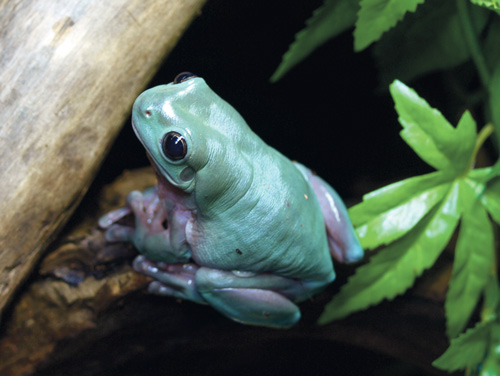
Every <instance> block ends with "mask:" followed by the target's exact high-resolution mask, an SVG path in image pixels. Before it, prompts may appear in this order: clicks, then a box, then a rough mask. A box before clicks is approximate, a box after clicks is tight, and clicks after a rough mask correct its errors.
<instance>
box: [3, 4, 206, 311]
mask: <svg viewBox="0 0 500 376" xmlns="http://www.w3.org/2000/svg"><path fill="white" fill-rule="evenodd" d="M203 3H204V0H165V1H155V0H111V1H100V0H57V1H35V0H21V1H13V0H12V1H7V0H5V1H0V46H1V47H0V82H1V83H2V84H1V86H0V108H1V111H0V160H1V161H2V163H1V164H0V177H1V184H0V314H1V313H2V311H3V309H4V308H5V306H6V305H7V303H8V302H9V301H10V300H11V298H12V296H13V294H14V292H15V290H16V288H17V287H18V286H19V285H20V284H21V283H22V282H23V280H25V279H26V277H27V276H28V275H29V273H30V271H31V270H32V268H33V265H34V264H35V262H36V261H37V260H38V259H39V257H40V254H41V252H42V250H43V249H44V248H45V247H46V246H47V244H48V243H49V241H50V240H51V239H53V237H54V234H55V233H57V231H58V230H59V229H60V228H61V227H62V225H63V224H64V223H65V222H66V221H67V219H68V218H69V216H70V215H71V213H72V212H73V210H74V208H75V207H76V206H77V204H78V203H79V202H80V200H81V198H82V197H83V195H84V194H85V192H86V191H87V188H88V186H89V184H90V182H91V181H92V178H93V176H94V174H95V172H96V170H97V168H98V167H99V164H100V161H101V160H102V159H103V157H104V155H105V153H106V151H107V149H108V148H109V146H110V145H111V143H112V141H113V139H114V138H115V136H116V134H117V132H118V131H119V129H120V127H121V125H122V124H123V123H124V120H125V119H126V117H127V115H128V113H129V111H130V107H131V104H132V102H133V100H134V99H135V98H136V97H137V95H138V94H139V93H140V92H141V91H142V90H143V89H144V87H145V86H146V84H147V82H148V81H149V80H150V79H151V77H152V76H153V74H154V73H155V71H156V69H157V67H158V65H159V64H160V63H161V61H162V60H163V59H164V57H165V55H166V54H167V53H168V52H169V51H170V50H171V49H172V47H173V46H174V45H175V43H176V41H177V40H178V38H179V37H180V35H181V34H182V31H183V30H184V29H185V28H186V26H187V25H188V24H189V22H190V21H191V20H192V18H193V17H194V16H195V15H196V14H197V13H198V12H199V11H200V8H201V6H202V4H203Z"/></svg>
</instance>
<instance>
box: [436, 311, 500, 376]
mask: <svg viewBox="0 0 500 376" xmlns="http://www.w3.org/2000/svg"><path fill="white" fill-rule="evenodd" d="M494 327H498V324H495V322H494V321H486V322H481V323H479V324H476V326H475V327H474V328H471V329H469V330H467V331H466V332H465V333H463V334H462V335H460V336H459V337H457V338H455V339H452V340H451V344H450V347H449V348H448V349H447V350H446V352H445V353H444V354H443V355H441V356H440V357H439V358H438V359H436V360H435V361H434V362H433V363H432V365H433V366H434V367H436V368H439V369H442V370H446V371H449V372H453V371H456V370H458V369H463V368H466V367H475V366H477V365H478V364H479V363H480V362H481V361H482V360H483V359H484V356H485V354H486V350H487V348H488V345H489V341H490V333H491V331H492V330H493V329H494Z"/></svg>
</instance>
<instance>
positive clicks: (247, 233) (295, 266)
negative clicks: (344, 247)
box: [193, 143, 335, 283]
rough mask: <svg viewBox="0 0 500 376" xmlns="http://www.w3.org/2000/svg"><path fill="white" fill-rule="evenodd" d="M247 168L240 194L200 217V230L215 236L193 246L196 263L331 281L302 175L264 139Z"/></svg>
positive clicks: (313, 202)
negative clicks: (222, 207) (247, 181)
mask: <svg viewBox="0 0 500 376" xmlns="http://www.w3.org/2000/svg"><path fill="white" fill-rule="evenodd" d="M247 168H248V169H252V173H251V174H249V176H250V179H251V184H249V185H248V187H247V188H246V191H245V194H244V195H243V196H242V197H241V198H240V199H239V200H238V201H236V202H235V203H234V204H233V205H232V206H231V207H229V208H225V210H222V211H220V212H215V213H211V214H210V215H209V216H207V217H206V218H200V220H199V226H202V227H203V231H204V232H205V233H211V234H216V235H215V236H211V237H207V238H206V239H204V241H203V242H201V243H200V244H199V246H198V247H197V249H195V250H193V254H195V255H196V257H197V258H198V260H197V261H199V262H200V263H201V264H205V265H207V266H212V265H214V266H215V265H218V266H219V267H221V264H222V265H223V266H224V267H225V268H226V269H228V270H234V269H236V270H247V271H254V272H266V271H267V272H272V273H275V274H278V275H281V276H284V277H290V278H297V279H302V280H325V283H328V282H331V281H332V280H333V279H334V277H335V274H334V272H333V264H332V260H331V256H330V253H329V248H328V241H327V236H326V230H325V224H324V220H323V216H322V213H321V209H320V206H319V203H318V201H317V199H316V196H315V194H314V192H313V190H312V188H311V186H310V185H309V183H308V181H307V180H306V179H305V178H304V176H303V174H302V173H301V172H300V171H299V169H298V168H297V167H296V166H295V165H294V164H293V163H292V162H291V161H290V160H289V159H288V158H286V157H284V156H283V155H282V154H280V153H279V152H278V151H276V150H275V149H273V148H271V147H269V146H267V145H265V144H264V143H263V147H262V150H261V151H260V152H259V153H258V157H257V158H256V157H255V156H253V159H252V161H251V163H250V164H249V165H248V166H247ZM246 172H247V173H248V170H247V171H246ZM244 178H245V177H244V176H243V177H242V179H244ZM214 249H217V252H213V250H214Z"/></svg>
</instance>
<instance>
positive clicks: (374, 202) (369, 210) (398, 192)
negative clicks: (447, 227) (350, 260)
mask: <svg viewBox="0 0 500 376" xmlns="http://www.w3.org/2000/svg"><path fill="white" fill-rule="evenodd" d="M448 181H450V179H449V178H448V177H447V176H446V175H445V174H443V173H442V172H441V171H437V172H433V173H431V174H426V175H422V176H415V177H412V178H409V179H405V180H401V181H398V182H397V183H394V184H390V185H388V186H385V187H383V188H380V189H377V190H376V191H373V192H370V193H368V194H366V195H364V196H363V202H361V203H359V204H358V205H355V206H353V207H351V208H350V209H349V216H350V218H351V221H352V223H353V225H354V226H355V227H357V226H361V225H363V224H365V223H367V222H369V221H372V220H373V219H374V218H376V217H377V216H378V215H379V214H380V213H383V212H386V211H388V210H391V209H392V208H394V207H396V206H398V205H401V204H402V203H404V202H406V201H407V200H408V199H409V198H411V197H413V196H416V195H418V194H419V193H420V192H422V191H426V190H428V189H431V188H433V187H435V186H437V185H440V184H443V183H445V182H448Z"/></svg>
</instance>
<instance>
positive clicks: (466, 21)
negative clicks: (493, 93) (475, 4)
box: [457, 0, 490, 89]
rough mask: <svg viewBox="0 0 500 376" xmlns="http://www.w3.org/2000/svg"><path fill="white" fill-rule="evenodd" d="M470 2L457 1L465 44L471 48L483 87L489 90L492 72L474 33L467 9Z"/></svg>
mask: <svg viewBox="0 0 500 376" xmlns="http://www.w3.org/2000/svg"><path fill="white" fill-rule="evenodd" d="M467 3H468V0H457V9H458V16H459V17H460V21H461V23H462V29H463V31H464V36H465V43H466V44H467V47H468V48H469V51H470V53H471V56H472V60H473V61H474V64H475V65H476V69H477V71H478V74H479V78H480V79H481V83H482V85H483V87H485V88H486V89H488V88H489V84H490V72H489V70H488V66H487V65H486V60H485V59H484V55H483V53H482V52H481V48H480V47H479V43H478V40H477V38H476V33H475V32H474V27H473V26H472V21H471V19H470V15H469V10H468V9H467Z"/></svg>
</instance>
